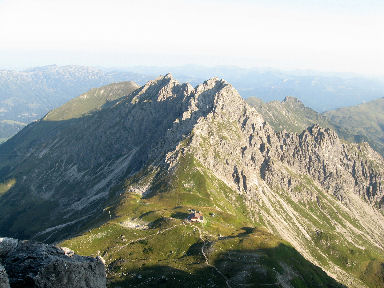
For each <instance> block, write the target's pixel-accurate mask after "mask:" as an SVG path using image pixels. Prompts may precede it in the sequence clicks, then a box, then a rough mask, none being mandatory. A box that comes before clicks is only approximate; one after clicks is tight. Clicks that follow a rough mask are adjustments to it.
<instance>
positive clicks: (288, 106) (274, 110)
mask: <svg viewBox="0 0 384 288" xmlns="http://www.w3.org/2000/svg"><path fill="white" fill-rule="evenodd" d="M245 101H246V102H247V103H248V104H249V105H251V106H253V107H254V108H255V109H256V110H257V112H259V113H260V114H261V115H263V118H264V119H265V120H266V121H267V122H268V124H270V125H271V126H272V127H273V128H274V129H275V130H276V131H282V130H284V129H285V130H287V131H289V132H296V133H301V132H302V131H303V130H305V129H306V128H307V127H309V126H311V125H313V124H319V125H320V126H322V127H329V128H333V126H332V124H330V123H329V122H328V120H327V119H326V118H325V117H324V116H322V115H321V114H320V113H317V112H316V111H315V110H313V109H311V108H308V107H306V106H305V105H304V104H303V103H302V102H301V101H300V100H299V99H297V98H294V97H286V98H285V99H284V100H283V101H281V102H280V101H276V100H275V101H271V102H264V101H262V100H261V99H259V98H256V97H249V98H247V99H245Z"/></svg>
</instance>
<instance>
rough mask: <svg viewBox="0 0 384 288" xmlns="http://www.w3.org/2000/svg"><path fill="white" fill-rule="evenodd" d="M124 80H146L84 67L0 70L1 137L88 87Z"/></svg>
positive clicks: (15, 131) (127, 74)
mask: <svg viewBox="0 0 384 288" xmlns="http://www.w3.org/2000/svg"><path fill="white" fill-rule="evenodd" d="M127 80H133V81H138V82H141V83H142V82H143V81H147V80H149V79H148V78H146V77H145V76H143V75H140V74H137V73H131V72H120V71H103V70H100V69H96V68H93V67H86V66H56V65H50V66H44V67H36V68H32V69H29V70H25V71H12V70H0V140H1V139H2V140H3V141H4V140H5V139H7V138H9V137H11V136H12V135H14V134H16V133H17V132H18V131H19V130H21V128H23V126H25V125H26V124H28V123H30V122H32V121H34V120H37V119H39V118H41V117H42V116H43V115H44V114H46V113H47V112H48V111H49V110H51V109H53V108H56V107H59V106H60V105H62V104H64V103H65V102H66V101H68V100H70V99H72V98H73V97H76V96H78V95H80V94H82V93H84V92H86V91H87V90H89V89H91V88H94V87H100V86H102V85H106V84H110V83H114V82H121V81H127ZM4 120H6V121H4Z"/></svg>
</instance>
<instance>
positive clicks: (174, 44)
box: [0, 0, 384, 75]
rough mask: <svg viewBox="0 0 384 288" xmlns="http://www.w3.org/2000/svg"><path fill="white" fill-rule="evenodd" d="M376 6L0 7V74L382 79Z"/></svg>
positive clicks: (144, 2)
mask: <svg viewBox="0 0 384 288" xmlns="http://www.w3.org/2000/svg"><path fill="white" fill-rule="evenodd" d="M383 27H384V1H382V0H380V1H378V0H359V1H357V0H339V1H338V0H333V1H330V0H322V1H320V0H319V1H318V0H269V1H266V0H263V1H257V0H255V1H251V0H237V1H235V0H205V1H203V0H189V1H188V0H165V1H160V0H140V1H137V0H129V1H127V0H108V1H104V0H93V1H90V0H65V1H59V0H33V1H31V0H0V68H1V67H7V68H11V67H14V68H22V67H31V66H41V65H49V64H58V65H67V64H79V65H92V66H104V67H130V66H136V65H139V66H140V65H150V66H179V65H187V64H195V65H205V66H216V65H232V66H240V67H270V68H277V69H285V70H287V69H288V70H297V69H298V70H302V69H306V70H316V71H327V72H353V73H358V74H366V75H384V33H383Z"/></svg>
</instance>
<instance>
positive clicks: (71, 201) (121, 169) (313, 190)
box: [0, 74, 384, 287]
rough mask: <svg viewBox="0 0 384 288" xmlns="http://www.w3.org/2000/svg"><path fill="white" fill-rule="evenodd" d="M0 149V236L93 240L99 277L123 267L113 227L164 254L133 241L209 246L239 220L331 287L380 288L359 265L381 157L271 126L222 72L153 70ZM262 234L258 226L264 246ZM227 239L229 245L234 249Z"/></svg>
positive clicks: (370, 251) (377, 247) (374, 238)
mask: <svg viewBox="0 0 384 288" xmlns="http://www.w3.org/2000/svg"><path fill="white" fill-rule="evenodd" d="M154 124H155V125H154ZM0 155H2V158H3V160H2V161H1V163H0V182H4V181H8V180H10V179H14V182H12V183H13V184H12V183H11V182H10V183H11V184H12V185H8V186H10V187H9V188H8V190H6V191H5V192H4V193H3V194H2V196H0V207H1V208H2V209H0V231H1V233H3V234H6V235H7V234H16V235H20V236H22V237H28V238H36V239H42V240H45V241H59V240H63V239H64V238H68V237H69V238H70V239H68V240H67V242H66V243H67V244H68V245H69V246H71V248H73V249H74V250H75V251H76V250H78V251H83V253H96V251H97V250H100V249H101V250H102V251H103V252H102V253H106V255H110V256H108V258H107V263H108V265H109V268H110V277H111V279H115V280H116V279H120V278H121V277H122V278H124V277H123V276H124V275H123V274H114V273H115V272H114V271H122V272H121V273H125V272H123V271H124V269H127V268H124V267H131V268H132V267H134V268H135V269H136V268H137V267H136V266H132V265H131V264H129V265H128V263H127V261H128V260H121V261H120V260H118V259H116V257H120V256H118V255H120V254H121V253H123V252H120V250H121V249H122V248H119V247H120V245H122V246H121V247H127V245H128V244H127V245H126V244H122V243H124V240H123V238H121V239H120V238H119V237H121V236H119V235H124V237H130V238H132V237H133V235H134V234H135V233H139V234H140V235H142V236H143V237H144V238H143V243H144V244H143V243H140V241H141V240H140V238H138V239H139V240H138V239H131V240H130V241H134V242H132V243H136V242H137V243H139V244H134V245H139V247H140V249H143V251H144V250H145V251H147V252H146V253H147V254H146V255H147V256H145V257H150V256H151V257H152V256H153V257H155V258H156V257H160V256H159V255H160V254H161V253H168V252H165V251H164V250H162V248H160V247H157V246H155V243H152V242H151V246H149V247H148V246H146V245H147V244H145V241H144V240H146V241H149V240H147V238H145V237H147V236H148V235H147V234H148V233H150V232H151V231H157V232H156V233H157V234H154V235H153V236H156V235H163V233H164V235H173V236H172V237H176V238H177V239H179V238H180V236H179V234H177V233H176V234H168V233H171V232H168V231H173V229H176V230H177V231H179V232H180V233H181V234H182V235H184V236H183V237H185V241H188V243H189V244H188V243H185V242H183V241H184V240H183V241H182V243H184V244H185V245H187V246H185V247H189V246H188V245H193V244H194V243H204V244H203V245H204V247H205V245H208V244H207V243H209V242H212V243H213V244H210V245H212V247H216V246H217V245H219V246H220V245H224V243H227V244H228V245H229V243H231V242H222V240H225V241H227V240H228V241H232V240H229V239H238V240H239V241H240V240H241V239H242V238H241V237H240V236H239V237H237V236H236V237H235V236H233V235H232V234H231V233H234V232H233V231H238V233H239V235H243V234H241V233H243V232H241V229H242V227H253V228H252V229H255V230H254V231H255V234H253V233H250V235H249V237H250V238H246V239H247V241H251V242H252V241H256V240H255V239H259V238H258V237H259V236H257V237H256V236H255V235H259V234H260V235H264V234H263V233H262V229H261V227H262V226H263V227H266V228H265V229H267V230H268V231H269V232H268V233H273V234H275V235H276V236H277V237H281V238H283V239H285V240H286V241H289V242H290V243H291V244H292V245H293V247H294V248H295V249H296V250H297V251H299V252H300V253H301V254H302V255H304V256H305V258H306V259H308V260H310V261H311V262H312V263H314V264H316V265H317V266H320V267H321V268H322V269H324V270H325V271H326V272H327V273H328V274H329V275H331V276H332V277H334V278H335V279H336V280H338V281H340V282H341V283H343V284H345V285H348V286H350V287H367V286H368V287H374V286H373V285H374V283H378V285H384V284H383V283H382V282H380V281H381V280H380V277H379V276H377V275H376V274H374V271H373V270H367V267H366V265H373V266H374V267H381V266H380V265H382V264H381V263H384V253H383V247H384V242H383V240H382V239H383V237H382V236H383V235H384V217H383V215H382V214H381V213H380V212H379V210H378V208H380V207H381V206H382V202H383V201H382V199H383V193H384V191H383V186H382V183H383V179H384V178H383V177H384V172H383V169H382V167H384V165H383V163H384V160H383V158H382V157H381V156H379V155H378V154H377V153H376V152H374V151H373V150H372V149H371V148H370V147H369V145H366V144H363V145H361V144H349V143H347V142H345V141H342V140H340V139H339V137H338V136H337V134H336V133H335V132H333V131H332V130H330V129H328V128H325V129H324V128H321V127H320V126H318V125H313V126H311V127H310V128H308V129H306V130H304V131H303V132H301V133H300V134H297V133H288V132H286V131H282V132H275V131H274V130H273V128H272V127H271V126H269V124H268V123H266V122H265V120H264V119H263V117H262V116H261V115H260V114H259V113H258V112H257V111H256V110H255V109H254V108H252V107H250V106H249V105H248V104H247V103H245V101H244V100H243V99H242V98H241V96H240V95H239V93H238V92H237V91H236V89H235V88H234V87H233V86H231V85H230V84H229V83H228V82H226V81H224V80H219V79H217V78H213V79H210V80H207V81H205V82H204V83H202V84H200V85H198V86H196V87H192V86H191V85H190V84H186V83H184V84H180V83H179V82H178V81H176V80H175V79H173V77H172V76H171V75H169V74H167V75H166V76H162V77H159V78H157V79H156V80H152V81H149V82H147V83H146V84H145V85H143V86H142V87H140V88H138V89H136V90H134V91H133V92H131V93H130V94H129V95H127V96H124V97H123V98H119V100H118V101H117V102H115V103H113V105H110V106H107V107H105V108H104V109H101V110H99V111H95V112H94V113H91V114H89V115H85V116H83V117H80V118H78V119H69V120H64V121H46V120H44V119H42V120H40V121H37V122H35V123H33V124H30V125H29V126H28V127H26V128H25V129H24V130H23V131H22V132H21V133H19V134H18V135H16V136H15V137H13V138H12V139H11V140H9V141H8V142H6V143H5V144H3V145H1V146H0ZM7 155H8V156H7ZM10 155H11V156H10ZM8 186H6V187H8ZM195 207H200V209H201V210H202V211H203V212H204V214H205V215H206V218H207V225H206V226H203V228H200V229H203V230H202V231H201V233H202V232H204V233H206V234H207V235H206V237H202V236H201V235H200V236H198V235H197V234H196V233H197V231H198V230H196V229H198V227H199V226H185V223H184V224H183V222H182V219H183V217H185V216H183V215H185V213H186V212H185V211H187V209H191V208H195ZM42 208H45V209H44V211H41V213H40V214H36V211H40V210H41V209H42ZM183 211H184V212H183ZM211 211H214V212H211ZM210 213H213V214H215V215H218V216H217V218H215V217H216V216H208V215H210ZM372 219H375V220H376V221H372ZM127 221H128V222H127ZM135 221H136V222H135ZM137 221H138V222H137ZM140 221H143V222H140ZM122 223H138V224H134V225H139V226H138V227H141V226H144V227H147V226H148V229H143V230H142V231H141V230H140V229H133V230H132V228H129V227H130V226H129V225H131V224H129V225H128V224H122ZM124 225H125V226H124ZM127 225H128V226H127ZM140 225H141V226H140ZM151 227H152V228H153V229H155V230H151V229H152V228H151ZM127 229H128V230H127ZM191 229H192V230H193V231H195V233H193V232H192V230H191ZM243 230H244V229H243ZM199 231H200V230H199ZM252 231H253V230H252ZM80 232H82V233H83V234H82V235H81V236H79V237H75V238H72V237H73V236H74V234H77V233H80ZM128 232H129V233H128ZM17 233H19V234H17ZM99 233H101V234H99ZM115 233H117V234H115ZM118 233H121V234H118ZM172 233H173V232H172ZM183 233H184V234H183ZM188 233H189V234H188ZM191 233H192V234H191ZM201 233H200V234H201ZM204 233H203V234H204ZM258 233H259V234H258ZM181 234H180V235H181ZM208 234H209V235H208ZM222 234H224V236H225V237H229V238H225V237H224V238H223V236H220V235H222ZM95 235H99V236H95ZM103 235H104V236H103ZM108 235H111V236H112V235H115V236H113V238H108V237H111V236H108ZM145 235H147V236H145ZM187 235H194V236H193V237H192V236H187ZM231 235H232V236H233V237H234V238H230V237H232V236H231ZM247 235H248V234H247ZM276 236H271V235H269V234H268V235H266V234H265V235H264V236H263V237H266V239H269V240H268V241H272V242H274V243H278V242H279V241H280V240H279V241H278V240H276V239H275V238H274V237H276ZM105 237H106V238H105ZM116 237H117V238H116ZM156 237H157V236H156ZM159 237H160V236H159ZM190 237H192V238H190ZM247 237H248V236H247ZM253 237H256V238H255V239H254V238H253ZM202 238H204V241H203V240H201V239H202ZM222 238H223V239H222ZM98 239H105V243H104V244H102V243H101V242H100V241H99V240H98ZM112 239H115V240H112ZM117 239H120V240H121V243H120V240H117ZM199 239H200V240H199ZM209 239H210V240H209ZM252 239H253V240H252ZM272 239H275V240H272ZM84 241H86V242H84ZM114 241H119V243H118V244H116V243H115V242H114ZM135 241H136V242H135ZM162 241H164V239H163V240H162ZM196 241H197V242H196ZM199 241H200V242H199ZM201 241H202V242H201ZM233 241H235V240H233ZM236 241H237V240H236ZM257 241H259V240H257ZM257 241H256V242H257ZM276 241H277V242H276ZM81 243H89V245H88V246H89V247H94V248H92V249H91V248H90V249H91V250H87V248H84V245H83V244H81ZM114 243H115V244H114ZM129 243H130V242H129ZM214 243H216V244H214ZM241 243H242V242H241V241H240V242H239V243H238V244H236V245H240V246H238V247H242V248H241V250H243V249H244V248H245V246H242V245H243V244H241ZM252 243H254V242H252ZM257 243H258V242H257ZM184 244H183V245H184ZM227 244H226V245H227ZM124 245H125V246H124ZM140 245H141V246H140ZM170 245H174V243H170ZM196 245H200V244H196ZM215 245H216V246H215ZM255 245H256V244H255ZM257 245H259V244H257ZM257 245H256V246H255V247H259V246H257ZM88 246H87V247H88ZM219 246H217V247H219ZM152 247H157V248H156V249H160V250H159V251H163V252H161V253H160V252H158V253H160V254H156V253H157V252H156V251H157V250H156V249H155V248H152ZM172 247H173V246H172ZM185 247H184V248H183V249H184V250H183V251H185V249H186V248H185ZM191 247H192V246H191ZM150 248H151V249H152V250H150ZM179 248H180V247H179ZM179 248H177V249H179ZM119 249H120V250H119ZM148 249H149V250H148ZM169 249H170V250H172V251H174V249H176V248H175V247H173V248H171V247H169ZM180 249H181V248H180ZM212 249H213V248H212ZM217 249H218V248H217ZM239 249H240V248H239ZM284 249H285V248H284ZM187 250H188V249H187ZM203 250H204V249H203ZM109 251H114V252H113V253H112V252H111V254H109ZM213 251H215V250H213ZM114 253H116V254H114ZM130 253H134V251H131V252H130ZM143 253H144V252H143ZM180 253H181V252H180ZM212 253H213V254H211V255H210V256H212V255H216V256H217V257H219V258H217V259H221V258H220V257H221V256H219V255H217V254H215V252H212ZM242 253H243V252H242ZM114 255H116V256H114ZM156 255H157V256H156ZM161 255H163V254H161ZM177 255H179V256H178V257H181V258H177V259H178V260H177V259H176V258H175V259H174V260H172V261H175V262H174V264H171V263H169V262H167V263H168V265H171V266H172V265H176V266H177V265H179V264H177V263H182V262H183V261H182V260H181V259H182V255H184V254H183V253H181V254H177ZM216 256H215V257H216ZM121 257H122V256H121ZM124 257H128V258H124V259H129V255H125V256H124ZM140 257H143V255H141V256H140ZM162 257H163V256H162ZM212 257H213V256H212ZM226 257H227V256H226ZM255 257H256V256H255ZM146 259H149V258H146ZM156 259H157V258H156ZM172 259H173V258H172ZM187 259H189V258H187ZM225 259H227V258H225ZM273 259H275V260H276V258H273ZM275 260H274V261H275ZM280 260H281V261H283V259H280ZM116 261H117V262H116ZM119 261H120V262H119ZM159 261H160V259H159ZM178 261H181V262H178ZM207 261H208V260H207ZM225 261H226V263H227V262H228V259H227V260H225ZM284 261H287V260H286V259H284ZM119 263H120V264H119ZM172 263H173V262H172ZM208 263H210V262H209V261H208ZM367 263H368V264H367ZM127 265H128V266H127ZM184 265H185V264H183V265H182V269H186V268H185V267H186V266H184ZM282 265H283V264H282ZM291 265H293V266H292V267H294V269H295V271H296V270H297V269H299V268H298V266H297V265H296V264H292V263H291ZM176 266H172V267H176ZM283 266H284V265H283ZM283 266H281V267H283ZM180 267H181V266H180ZM215 267H216V266H215ZM281 267H280V268H281ZM131 268H130V269H131ZM216 268H217V267H216ZM270 268H271V267H270ZM280 268H279V269H280ZM180 269H181V268H180ZM217 269H219V268H217ZM221 269H223V267H222V268H221ZM271 269H272V268H271ZM281 269H282V270H281V271H280V272H281V273H283V274H287V273H288V272H287V271H288V270H287V269H283V268H281ZM377 269H379V270H378V271H381V270H380V268H377ZM272 270H273V269H272ZM272 270H270V269H269V268H268V269H267V271H272ZM183 271H184V270H183ZM219 271H221V270H220V269H219ZM280 272H279V273H280ZM119 273H120V272H119ZM228 273H229V272H228ZM268 273H269V272H268ZM270 273H272V274H273V275H274V276H273V277H279V276H278V274H276V273H273V272H270ZM300 273H301V274H300V275H302V277H304V276H303V275H305V274H303V272H300ZM380 273H381V272H380ZM288 274H289V273H288ZM130 275H131V274H130ZM114 277H117V278H114ZM231 277H232V276H231ZM233 277H235V276H233ZM236 277H238V275H237V276H236ZM236 277H235V278H236ZM235 278H233V279H232V278H230V279H231V280H230V281H235V280H234V279H235ZM294 278H295V277H293V278H292V279H291V280H292V281H294V280H293V279H294ZM236 279H237V278H236ZM241 279H243V278H241ZM273 279H274V278H273ZM303 279H304V278H303ZM324 279H325V278H324ZM115 280H113V281H115ZM291 280H290V281H291ZM116 281H117V280H116ZM119 281H120V280H119ZM124 281H128V280H127V279H126V280H124ZM228 281H229V280H228ZM244 281H245V280H244ZM247 281H248V280H247ZM268 281H269V280H268ZM271 281H272V282H273V281H275V280H271ZM295 281H296V280H295ZM297 281H298V280H297ZM321 281H322V280H321ZM324 281H328V280H324ZM268 283H270V282H268ZM273 283H274V282H273ZM306 283H308V282H306ZM290 285H291V284H290ZM288 287H289V286H288Z"/></svg>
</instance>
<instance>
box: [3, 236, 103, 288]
mask: <svg viewBox="0 0 384 288" xmlns="http://www.w3.org/2000/svg"><path fill="white" fill-rule="evenodd" d="M0 264H1V265H3V266H4V268H5V270H2V269H1V265H0V288H3V287H9V286H7V285H8V284H7V281H8V279H9V284H10V286H11V287H12V288H13V287H23V288H27V287H34V288H35V287H55V288H61V287H62V288H64V287H66V288H72V287H76V288H81V287H93V288H99V287H100V288H101V287H106V275H105V266H104V263H103V260H102V258H100V257H97V258H93V257H83V256H78V255H75V254H74V252H73V251H72V250H70V249H68V248H59V247H56V246H52V245H48V244H42V243H37V242H32V241H21V240H17V239H12V238H0ZM7 274H8V279H7ZM3 283H4V284H3Z"/></svg>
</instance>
